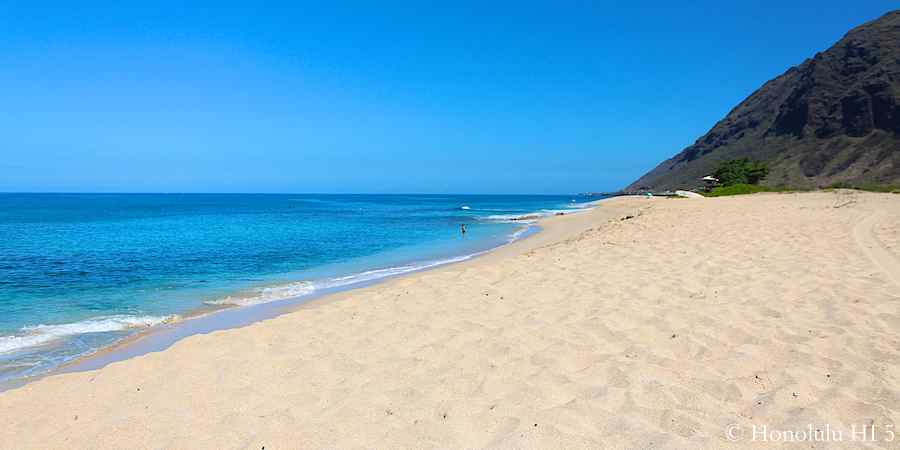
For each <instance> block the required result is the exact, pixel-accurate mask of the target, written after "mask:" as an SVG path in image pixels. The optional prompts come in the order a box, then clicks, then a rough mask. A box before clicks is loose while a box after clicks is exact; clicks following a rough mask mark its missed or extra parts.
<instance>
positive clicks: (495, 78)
mask: <svg viewBox="0 0 900 450" xmlns="http://www.w3.org/2000/svg"><path fill="white" fill-rule="evenodd" d="M186 3H189V5H186ZM430 3H438V2H408V3H401V2H389V1H384V2H338V1H335V2H310V3H307V2H302V1H292V2H284V3H274V2H246V3H231V2H227V1H217V2H208V3H205V2H183V1H177V2H168V1H153V2H134V3H131V2H122V1H120V2H109V3H94V2H89V1H87V2H78V3H77V6H75V5H76V4H73V3H71V2H58V3H57V2H41V1H21V2H6V1H4V0H0V192H23V191H24V192H292V193H303V192H310V193H486V194H488V193H491V194H493V193H523V194H525V193H533V194H551V193H560V194H562V193H576V192H585V191H612V190H616V189H619V188H622V187H624V186H625V185H627V184H628V183H630V182H631V181H633V180H634V179H636V178H637V177H639V176H640V175H641V174H643V173H644V172H646V171H647V170H650V169H652V168H653V167H654V166H656V164H658V163H659V162H660V161H662V160H664V159H666V158H668V157H671V156H672V155H674V154H676V153H678V152H679V151H681V150H682V149H683V148H684V147H686V146H688V145H690V144H692V143H693V142H694V141H695V140H696V139H697V138H698V137H699V136H701V135H703V134H704V133H706V131H708V130H709V128H711V127H712V126H713V125H714V124H715V122H716V121H717V120H719V119H721V118H722V117H723V116H724V115H725V114H727V113H728V111H729V110H730V109H731V108H733V107H734V106H735V105H737V104H738V103H739V102H740V101H741V100H743V99H744V98H745V97H746V96H748V95H749V94H750V93H752V92H753V91H754V90H755V89H757V88H758V87H759V86H761V85H762V83H764V82H765V81H767V80H769V79H771V78H773V77H775V76H778V75H779V74H781V73H783V72H784V71H785V70H787V69H788V68H789V67H791V66H793V65H797V64H799V63H801V62H802V61H803V60H804V59H806V58H808V57H811V56H813V55H814V54H815V52H817V51H822V50H825V49H826V48H828V47H829V46H831V45H832V44H833V43H834V42H835V41H837V40H838V39H840V38H841V36H843V35H844V34H845V33H846V32H847V31H848V30H849V29H850V28H852V27H854V26H856V25H859V24H861V23H864V22H866V21H869V20H873V19H876V18H877V17H879V16H881V15H882V14H884V13H885V12H887V11H889V10H890V9H892V8H896V3H895V1H876V0H859V1H854V2H853V4H852V7H848V4H847V2H846V1H840V2H837V1H834V2H831V1H806V0H800V1H787V2H786V1H783V0H782V1H778V2H774V1H752V2H751V1H747V2H722V1H720V0H717V1H710V2H706V1H694V2H671V1H639V0H633V1H629V2H602V1H595V2H566V1H560V0H557V1H552V2H527V1H517V2H500V1H495V2H484V1H473V2H466V1H461V0H460V1H452V2H441V3H443V5H434V4H430Z"/></svg>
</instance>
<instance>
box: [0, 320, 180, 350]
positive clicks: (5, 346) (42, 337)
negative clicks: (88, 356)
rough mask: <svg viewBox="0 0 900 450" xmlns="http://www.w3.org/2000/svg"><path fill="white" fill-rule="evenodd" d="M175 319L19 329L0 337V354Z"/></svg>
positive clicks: (79, 323) (102, 322)
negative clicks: (17, 332) (60, 340)
mask: <svg viewBox="0 0 900 450" xmlns="http://www.w3.org/2000/svg"><path fill="white" fill-rule="evenodd" d="M175 319H177V316H162V317H161V316H126V315H121V316H105V317H97V318H94V319H88V320H83V321H81V322H73V323H64V324H59V325H43V324H42V325H32V326H27V327H23V328H22V330H21V334H19V335H15V336H3V337H0V354H2V353H10V352H14V351H18V350H22V349H25V348H29V347H36V346H40V345H45V344H49V343H50V342H53V341H55V340H58V339H62V338H65V337H69V336H76V335H79V334H88V333H108V332H112V331H124V330H128V329H132V328H149V327H152V326H154V325H159V324H161V323H166V322H170V321H172V320H175Z"/></svg>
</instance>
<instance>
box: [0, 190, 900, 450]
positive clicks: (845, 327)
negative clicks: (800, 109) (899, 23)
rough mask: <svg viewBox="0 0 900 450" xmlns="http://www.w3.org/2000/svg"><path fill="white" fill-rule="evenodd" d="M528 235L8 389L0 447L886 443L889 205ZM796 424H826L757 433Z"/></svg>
mask: <svg viewBox="0 0 900 450" xmlns="http://www.w3.org/2000/svg"><path fill="white" fill-rule="evenodd" d="M542 226H543V227H544V231H543V232H541V233H539V234H537V235H536V236H533V237H530V238H528V239H525V240H523V241H520V242H517V243H515V244H512V245H509V246H506V247H504V248H501V249H499V250H497V251H495V252H492V253H491V254H488V255H485V256H483V257H479V258H477V259H475V260H472V261H467V262H464V263H460V264H455V265H452V266H448V267H443V268H440V269H437V270H432V271H428V272H422V273H416V274H412V275H408V276H404V277H400V278H396V279H393V280H390V281H387V282H385V283H382V284H379V285H375V286H371V287H367V288H364V289H358V290H353V291H349V292H345V293H340V294H336V295H333V296H330V297H327V298H325V299H321V300H317V301H315V302H312V303H310V304H308V305H305V306H304V307H301V308H298V309H297V310H295V311H292V312H289V313H287V314H284V315H281V316H279V317H277V318H274V319H270V320H266V321H263V322H259V323H256V324H253V325H251V326H247V327H244V328H238V329H231V330H223V331H218V332H214V333H211V334H206V335H196V336H192V337H189V338H187V339H184V340H182V341H179V342H178V343H176V344H175V345H174V346H172V347H171V348H169V349H167V350H165V351H162V352H158V353H151V354H146V355H143V356H140V357H137V358H133V359H129V360H126V361H122V362H118V363H114V364H111V365H109V366H107V367H105V368H102V369H100V370H96V371H90V372H80V373H69V374H62V375H57V376H51V377H47V378H44V379H41V380H38V381H36V382H33V383H30V384H28V385H26V386H24V387H21V388H18V389H14V390H10V391H7V392H4V393H0V448H3V449H56V448H67V449H72V448H160V449H161V448H167V449H172V448H217V449H225V448H249V449H253V448H255V449H262V448H265V449H281V448H704V449H715V448H780V447H786V448H810V446H811V445H813V444H814V445H815V447H816V448H848V447H852V448H859V447H863V446H871V447H872V448H897V445H900V444H898V442H900V437H897V438H895V439H893V441H890V440H889V439H890V438H891V435H890V434H889V433H888V432H889V431H894V432H898V433H900V429H898V430H893V429H892V427H894V424H897V423H900V196H898V195H895V194H872V193H862V192H857V191H837V192H815V193H796V194H757V195H752V196H737V197H725V198H704V199H666V198H652V199H647V198H637V197H621V198H616V199H611V200H608V201H605V202H603V203H602V204H601V205H600V207H598V208H596V209H594V210H592V211H590V212H588V213H584V214H579V215H570V216H563V217H552V218H549V219H546V220H544V221H543V222H542ZM808 426H811V427H812V429H813V430H830V432H832V434H831V435H829V436H826V437H828V438H829V439H828V441H825V442H822V441H820V442H815V443H812V442H808V441H809V440H812V437H810V438H809V439H807V440H806V441H799V442H793V443H791V442H782V440H784V439H785V435H784V434H772V433H773V432H779V433H781V432H787V431H804V430H807V429H809V428H808ZM864 426H867V427H874V429H875V430H876V432H875V433H873V436H874V441H872V440H866V441H860V435H859V434H856V435H854V434H852V433H853V430H854V428H855V429H856V430H857V431H858V430H860V429H862V428H863V427H864ZM754 427H755V428H754ZM869 429H872V428H869ZM760 430H766V431H765V433H766V438H767V439H769V441H768V442H766V441H765V440H763V439H762V438H761V436H760V433H761V431H760ZM837 432H840V433H841V436H840V438H841V439H840V440H838V439H835V436H837V434H834V433H837ZM754 433H755V435H754ZM866 436H868V435H866ZM773 438H777V439H773Z"/></svg>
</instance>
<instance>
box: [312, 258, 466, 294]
mask: <svg viewBox="0 0 900 450" xmlns="http://www.w3.org/2000/svg"><path fill="white" fill-rule="evenodd" d="M480 254H481V252H479V253H473V254H470V255H463V256H457V257H454V258H447V259H440V260H435V261H428V262H424V263H420V264H408V265H403V266H395V267H388V268H385V269H374V270H368V271H365V272H360V273H356V274H353V275H347V276H343V277H335V278H329V279H327V280H322V281H319V282H316V283H315V284H316V286H320V287H322V288H335V287H342V286H349V285H352V284H357V283H364V282H367V281H374V280H380V279H382V278H387V277H392V276H397V275H403V274H405V273H410V272H415V271H418V270H425V269H430V268H432V267H437V266H443V265H445V264H451V263H455V262H460V261H465V260H467V259H471V258H472V257H474V256H477V255H480Z"/></svg>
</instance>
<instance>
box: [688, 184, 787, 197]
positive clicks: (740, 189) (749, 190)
mask: <svg viewBox="0 0 900 450" xmlns="http://www.w3.org/2000/svg"><path fill="white" fill-rule="evenodd" d="M787 190H788V189H785V188H771V187H767V186H760V185H758V184H746V183H741V184H732V185H731V186H719V187H717V188H714V189H713V190H712V192H707V193H704V194H703V195H705V196H707V197H724V196H726V195H744V194H755V193H757V192H784V191H787Z"/></svg>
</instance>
